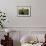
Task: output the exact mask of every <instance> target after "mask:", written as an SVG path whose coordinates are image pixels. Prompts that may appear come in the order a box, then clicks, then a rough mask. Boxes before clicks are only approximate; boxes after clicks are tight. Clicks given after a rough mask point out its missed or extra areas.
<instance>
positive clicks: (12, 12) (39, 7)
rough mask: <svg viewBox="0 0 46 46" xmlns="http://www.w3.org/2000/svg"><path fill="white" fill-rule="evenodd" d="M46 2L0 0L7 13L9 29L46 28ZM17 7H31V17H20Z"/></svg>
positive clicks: (0, 6) (0, 5) (41, 0)
mask: <svg viewBox="0 0 46 46" xmlns="http://www.w3.org/2000/svg"><path fill="white" fill-rule="evenodd" d="M45 4H46V0H44V1H43V0H21V1H20V0H0V9H2V10H3V11H5V12H6V15H7V18H8V22H7V24H6V26H7V27H46V5H45ZM16 6H31V16H30V17H18V16H17V7H16Z"/></svg>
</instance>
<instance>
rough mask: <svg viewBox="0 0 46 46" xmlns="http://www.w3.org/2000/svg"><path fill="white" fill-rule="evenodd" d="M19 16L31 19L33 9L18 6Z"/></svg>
mask: <svg viewBox="0 0 46 46" xmlns="http://www.w3.org/2000/svg"><path fill="white" fill-rule="evenodd" d="M17 16H21V17H22V16H23V17H29V16H31V7H29V6H17Z"/></svg>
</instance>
